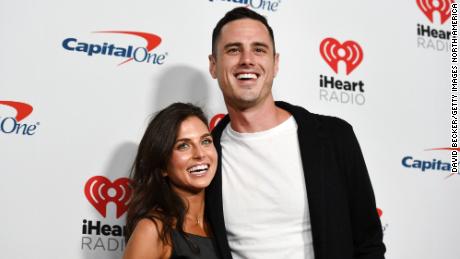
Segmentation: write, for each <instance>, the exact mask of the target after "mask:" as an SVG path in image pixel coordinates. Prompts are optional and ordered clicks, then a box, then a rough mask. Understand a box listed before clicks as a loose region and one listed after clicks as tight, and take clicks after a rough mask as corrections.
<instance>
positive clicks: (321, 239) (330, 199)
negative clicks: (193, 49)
mask: <svg viewBox="0 0 460 259" xmlns="http://www.w3.org/2000/svg"><path fill="white" fill-rule="evenodd" d="M278 59H279V55H278V54H277V53H276V51H275V42H274V36H273V31H272V29H271V28H270V26H269V25H268V23H267V21H266V19H265V18H264V17H263V16H261V15H259V14H257V13H256V12H253V11H251V10H249V9H247V8H244V7H240V8H235V9H233V10H231V11H230V12H228V13H227V14H226V15H225V16H224V17H223V18H222V19H221V20H220V21H219V22H218V23H217V25H216V27H215V29H214V31H213V38H212V54H211V55H210V56H209V61H210V65H209V70H210V73H211V75H212V77H213V78H215V79H217V81H218V83H219V86H220V88H221V90H222V94H223V96H224V100H225V104H226V106H227V110H228V115H227V116H226V117H225V118H223V119H222V120H221V121H220V122H219V124H218V125H217V126H216V127H215V129H214V131H213V137H214V141H215V145H216V148H217V151H218V153H219V157H220V162H219V165H218V169H217V173H216V177H215V178H214V180H213V181H212V183H211V185H210V186H209V187H208V190H207V194H206V202H207V203H206V211H207V215H208V217H209V222H210V224H211V227H212V229H213V231H214V233H215V240H216V243H217V248H218V250H219V253H220V256H221V257H222V258H224V259H226V258H232V257H233V258H250V259H255V258H264V259H267V258H276V259H280V258H294V259H297V258H308V259H312V258H315V259H322V258H328V259H333V258H336V259H348V258H350V259H352V258H353V259H354V258H361V259H363V258H366V259H371V258H372V259H373V258H384V253H385V246H384V244H383V242H382V228H381V223H380V220H379V217H378V215H377V211H376V205H375V198H374V194H373V190H372V186H371V183H370V180H369V176H368V173H367V169H366V166H365V163H364V159H363V156H362V154H361V150H360V147H359V145H358V142H357V140H356V137H355V135H354V133H353V130H352V127H351V126H350V125H349V124H348V123H347V122H345V121H343V120H340V119H337V118H333V117H327V116H321V115H316V114H312V113H309V112H308V111H306V110H305V109H303V108H301V107H299V106H293V105H291V104H288V103H285V102H275V101H274V99H273V95H272V84H273V79H274V77H275V76H276V74H277V72H278Z"/></svg>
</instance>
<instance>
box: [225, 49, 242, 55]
mask: <svg viewBox="0 0 460 259" xmlns="http://www.w3.org/2000/svg"><path fill="white" fill-rule="evenodd" d="M238 52H239V49H238V48H230V49H228V50H227V53H230V54H234V53H238Z"/></svg>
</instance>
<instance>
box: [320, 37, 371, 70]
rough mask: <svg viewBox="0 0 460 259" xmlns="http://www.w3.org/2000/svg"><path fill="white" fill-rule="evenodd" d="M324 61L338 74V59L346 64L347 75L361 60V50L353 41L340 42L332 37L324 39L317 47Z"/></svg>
mask: <svg viewBox="0 0 460 259" xmlns="http://www.w3.org/2000/svg"><path fill="white" fill-rule="evenodd" d="M319 51H320V53H321V56H322V57H323V59H324V61H326V63H327V64H328V65H329V66H330V67H331V68H332V70H334V72H335V73H336V74H338V66H339V61H343V62H344V63H345V64H346V74H347V75H349V74H350V73H351V72H352V71H353V70H355V68H357V67H358V65H359V64H360V63H361V61H362V60H363V50H362V48H361V46H359V44H358V43H356V42H355V41H351V40H349V41H345V42H344V43H342V44H341V43H340V42H339V41H338V40H336V39H334V38H326V39H324V40H323V41H322V42H321V44H320V47H319Z"/></svg>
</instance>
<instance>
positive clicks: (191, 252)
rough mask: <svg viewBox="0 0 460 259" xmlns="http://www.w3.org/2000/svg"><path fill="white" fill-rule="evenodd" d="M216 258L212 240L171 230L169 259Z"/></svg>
mask: <svg viewBox="0 0 460 259" xmlns="http://www.w3.org/2000/svg"><path fill="white" fill-rule="evenodd" d="M218 258H219V257H218V256H217V253H216V249H215V245H214V240H213V239H211V238H209V237H202V236H197V235H194V234H189V233H184V234H181V233H179V232H178V231H176V230H173V232H172V255H171V259H218Z"/></svg>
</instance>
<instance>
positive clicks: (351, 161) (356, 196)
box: [342, 123, 386, 259]
mask: <svg viewBox="0 0 460 259" xmlns="http://www.w3.org/2000/svg"><path fill="white" fill-rule="evenodd" d="M343 133H344V136H342V141H343V143H344V146H343V148H344V150H343V151H344V154H345V155H344V157H345V161H344V166H345V172H346V175H347V185H348V186H347V187H348V193H349V196H348V197H349V208H350V219H351V225H352V231H353V247H354V249H353V251H354V253H353V254H354V258H355V259H382V258H384V254H385V250H386V249H385V245H384V244H383V233H382V225H381V222H380V218H379V216H378V213H377V207H376V204H375V197H374V192H373V189H372V185H371V181H370V178H369V174H368V171H367V168H366V164H365V162H364V158H363V154H362V152H361V148H360V146H359V143H358V140H357V139H356V136H355V134H354V132H353V128H352V127H351V126H350V125H349V124H348V123H346V126H345V128H344V130H343Z"/></svg>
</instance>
